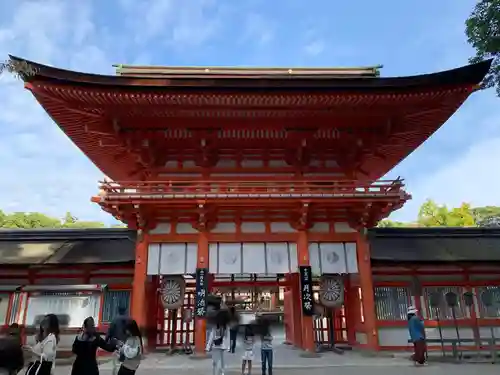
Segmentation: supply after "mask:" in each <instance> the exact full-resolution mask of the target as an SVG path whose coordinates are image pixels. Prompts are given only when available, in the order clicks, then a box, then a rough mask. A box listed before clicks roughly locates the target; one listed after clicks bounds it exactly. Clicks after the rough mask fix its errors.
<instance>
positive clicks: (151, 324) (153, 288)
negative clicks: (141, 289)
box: [146, 276, 160, 351]
mask: <svg viewBox="0 0 500 375" xmlns="http://www.w3.org/2000/svg"><path fill="white" fill-rule="evenodd" d="M159 282H160V277H159V276H152V277H151V280H150V281H149V282H148V286H147V297H146V300H147V304H148V306H147V309H148V313H147V336H146V337H147V343H146V349H147V350H148V351H153V350H155V349H156V344H157V342H156V337H157V335H158V302H159V301H158V287H159Z"/></svg>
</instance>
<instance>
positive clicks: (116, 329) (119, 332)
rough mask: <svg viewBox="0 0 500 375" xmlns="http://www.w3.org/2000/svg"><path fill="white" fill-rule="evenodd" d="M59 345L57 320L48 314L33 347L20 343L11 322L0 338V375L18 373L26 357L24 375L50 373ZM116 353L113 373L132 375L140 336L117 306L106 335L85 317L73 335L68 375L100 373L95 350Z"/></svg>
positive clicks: (139, 356)
mask: <svg viewBox="0 0 500 375" xmlns="http://www.w3.org/2000/svg"><path fill="white" fill-rule="evenodd" d="M58 344H59V319H58V317H57V315H54V314H47V315H46V316H45V317H44V318H43V319H42V321H41V323H40V325H39V327H38V330H37V333H36V335H35V344H34V345H33V346H30V345H23V343H22V339H21V334H20V330H19V326H18V325H17V324H12V325H11V326H10V327H9V328H8V329H7V331H6V332H4V334H3V335H2V337H1V338H0V375H14V374H18V373H19V372H21V371H22V369H23V368H24V367H25V363H24V361H25V358H29V363H28V365H27V370H26V375H50V374H52V373H53V369H54V366H55V359H56V354H57V348H58ZM98 348H101V349H103V350H106V351H108V352H112V353H115V358H116V360H115V361H114V366H113V374H114V375H134V374H135V372H136V371H137V369H138V367H139V364H140V362H141V359H142V355H143V344H142V337H141V332H140V330H139V327H138V325H137V322H136V321H135V320H133V319H131V318H130V317H128V316H127V315H126V310H125V309H123V308H121V309H119V314H118V316H117V317H116V318H115V319H114V320H113V322H112V323H111V325H110V327H109V331H108V334H107V335H106V337H105V338H103V337H101V336H100V335H99V333H98V332H97V330H96V326H95V321H94V318H92V317H88V318H86V319H85V320H84V322H83V325H82V329H81V331H80V332H79V334H78V335H77V336H76V337H75V341H74V342H73V346H72V351H73V353H74V354H75V360H74V362H73V366H72V370H71V375H99V366H98V363H97V349H98Z"/></svg>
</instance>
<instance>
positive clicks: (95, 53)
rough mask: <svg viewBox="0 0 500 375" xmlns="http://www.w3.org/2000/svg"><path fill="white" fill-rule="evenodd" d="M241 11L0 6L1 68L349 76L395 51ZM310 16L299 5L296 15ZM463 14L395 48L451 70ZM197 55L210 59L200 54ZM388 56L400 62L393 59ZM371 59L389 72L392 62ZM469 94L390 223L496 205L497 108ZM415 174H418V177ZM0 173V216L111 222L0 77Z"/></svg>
mask: <svg viewBox="0 0 500 375" xmlns="http://www.w3.org/2000/svg"><path fill="white" fill-rule="evenodd" d="M248 3H252V2H251V1H249V2H248ZM248 3H246V2H245V5H238V4H240V3H238V2H234V1H230V0H229V1H222V0H185V1H174V0H144V1H137V0H120V1H119V4H120V5H121V6H118V7H116V4H115V3H112V2H109V3H108V2H102V1H91V0H88V1H80V2H76V1H68V0H38V1H36V0H25V1H21V0H17V1H15V0H13V1H10V2H9V1H7V4H13V6H12V9H8V6H6V5H5V3H2V5H1V6H0V7H1V11H2V16H1V18H0V60H1V59H2V58H3V57H5V56H6V55H7V54H8V53H11V54H15V55H19V56H21V57H26V58H29V59H32V60H35V61H39V62H42V63H46V64H51V65H54V66H61V67H65V68H69V69H73V70H81V71H88V72H93V73H110V72H111V71H112V68H111V64H112V63H120V62H128V63H140V64H150V63H151V62H153V61H155V59H159V61H155V62H160V63H165V64H169V63H171V61H172V59H175V58H177V60H176V61H178V60H179V59H180V60H182V59H187V57H186V56H190V54H189V52H190V51H198V50H201V51H203V52H202V53H203V54H204V55H203V56H202V58H201V59H200V60H202V61H198V60H197V61H195V63H200V62H201V63H202V64H203V63H210V62H211V61H214V59H218V60H217V61H228V63H231V62H232V61H235V60H236V61H240V60H245V59H246V60H245V61H246V62H248V61H254V62H255V61H258V62H259V63H260V64H262V65H269V63H273V62H275V61H279V64H280V65H284V66H294V65H306V64H313V65H332V64H336V63H337V62H338V61H337V59H340V60H341V61H342V62H344V61H348V62H349V63H350V62H351V60H353V61H352V64H353V65H356V62H357V61H354V60H357V57H356V59H354V58H352V56H363V53H364V51H365V50H367V51H374V50H375V49H378V50H381V51H386V50H391V51H392V50H397V48H394V47H392V46H391V48H385V49H384V48H382V47H387V46H385V44H384V43H385V41H380V40H378V39H377V38H373V39H372V38H366V30H362V29H360V26H359V25H355V26H352V24H351V22H350V21H349V22H347V21H346V24H345V25H344V24H340V23H341V22H342V20H341V19H340V18H339V19H338V20H337V21H338V23H339V25H337V26H338V27H336V28H335V33H333V31H331V30H330V31H329V32H327V31H325V30H327V29H328V28H325V27H323V28H324V29H325V30H323V28H322V27H321V25H322V24H323V26H324V25H325V24H329V23H328V22H329V20H330V18H329V15H328V14H327V13H326V15H325V17H324V18H323V19H322V21H321V20H319V19H318V21H317V22H314V24H311V23H307V22H306V23H304V22H296V21H294V20H297V19H300V16H301V14H300V13H301V12H302V10H300V9H299V8H296V10H297V12H298V13H296V14H295V15H293V14H291V13H287V16H286V18H287V19H286V20H284V19H280V18H279V17H280V16H281V15H282V14H285V11H288V12H290V9H291V8H293V6H290V9H282V8H283V7H281V6H280V7H277V6H276V7H274V8H272V6H271V5H270V4H271V3H268V2H261V3H259V4H254V6H253V8H252V6H250V5H248ZM111 4H112V5H111ZM241 4H242V3H241ZM273 4H274V3H273ZM450 4H451V2H450ZM454 4H455V3H453V4H452V5H453V6H454ZM268 5H269V6H268ZM93 6H99V7H100V8H99V9H98V10H97V9H96V8H94V7H93ZM309 6H310V4H305V5H304V7H305V8H304V9H306V8H308V7H309ZM346 6H347V5H346ZM467 6H468V5H467ZM422 7H424V6H423V5H422ZM105 8H107V9H105ZM271 8H272V9H271ZM285 8H286V7H285ZM389 8H390V9H389ZM351 10H353V9H351ZM391 10H392V7H388V8H387V9H386V10H383V11H381V13H380V14H379V16H380V17H375V18H376V19H377V20H378V21H377V22H378V23H384V17H386V18H388V19H393V18H394V15H393V14H391V13H390V11H391ZM316 12H319V13H317V14H318V18H321V17H320V16H321V14H323V13H324V10H323V8H322V5H321V4H318V5H317V9H316ZM464 14H465V13H464ZM464 14H461V13H460V14H458V15H453V20H452V21H447V22H446V23H443V24H446V25H447V27H446V28H445V29H446V30H445V31H447V32H448V33H449V34H450V36H448V34H447V35H446V38H445V37H444V36H443V35H444V34H443V33H441V31H440V32H438V33H437V34H438V35H439V38H437V39H439V40H438V41H435V37H436V29H433V28H430V27H428V25H427V24H425V25H421V26H422V29H423V30H431V29H432V30H433V32H432V33H431V34H429V33H427V34H426V38H425V40H423V39H422V38H420V39H419V41H418V43H416V44H413V45H411V40H407V41H403V42H402V45H404V43H408V44H409V45H411V48H412V49H416V48H417V47H418V45H421V47H422V48H424V47H426V46H430V47H431V49H430V50H432V51H434V50H439V51H436V54H435V55H434V54H429V53H427V54H425V53H424V52H422V51H424V49H421V48H418V49H417V50H418V54H419V55H420V54H422V56H418V57H419V58H420V57H421V58H422V60H425V61H426V63H427V65H426V68H425V69H428V68H429V66H430V64H431V63H433V64H434V65H435V67H434V68H438V67H443V68H445V67H446V68H447V67H449V66H448V65H449V64H451V63H453V64H454V65H456V64H460V63H461V62H464V61H465V60H466V58H467V56H468V53H469V50H465V52H463V51H462V50H460V53H458V54H457V48H458V49H460V48H463V35H462V26H463V20H464V19H465V16H464ZM103 15H104V17H105V19H104V20H103V19H102V17H103ZM278 15H280V16H278ZM295 16H296V17H295ZM371 18H373V17H371ZM99 21H100V23H98V22H99ZM320 21H321V22H320ZM325 22H326V23H325ZM422 22H423V21H422ZM448 25H451V26H452V27H451V26H450V27H448ZM424 26H425V27H424ZM354 28H355V30H354ZM358 29H360V30H361V31H359V35H358V36H357V38H350V37H351V33H353V30H354V31H356V30H358ZM451 33H452V34H453V36H452V35H451ZM415 34H418V30H417V31H416V32H415ZM417 36H418V35H417ZM441 36H443V37H441ZM452 37H453V42H452V43H451V42H450V40H451V38H452ZM339 40H340V41H342V43H339ZM353 40H355V41H357V42H356V43H353ZM242 41H244V42H243V43H242ZM363 43H364V44H363ZM450 43H451V44H450ZM450 45H451V47H450ZM207 46H208V47H210V48H211V49H210V53H212V54H210V53H209V54H206V55H205V51H206V49H205V48H207ZM346 46H348V47H346ZM262 47H265V48H262ZM447 48H448V49H447ZM430 50H429V51H430ZM263 51H264V52H265V53H264V52H263ZM426 51H427V50H426ZM437 52H439V54H437ZM368 53H369V54H370V56H364V57H360V59H361V58H362V61H371V60H372V59H373V58H374V57H373V56H372V55H371V53H372V52H368ZM325 56H326V57H325ZM395 56H396V57H399V58H400V57H401V56H399V55H397V53H396V55H395ZM410 56H412V57H408V60H401V59H400V60H398V59H397V58H396V59H395V61H396V63H397V65H398V66H400V67H402V68H401V70H403V69H404V70H405V71H406V70H407V71H408V72H411V71H412V69H413V71H417V70H418V69H419V68H420V67H421V65H420V63H417V62H414V63H413V64H411V63H412V62H413V61H409V60H414V59H416V57H417V56H416V55H410ZM457 56H458V57H457ZM321 57H323V59H321ZM379 57H380V58H382V57H383V59H384V60H383V62H386V63H388V64H390V63H391V57H389V56H385V55H383V56H382V57H381V56H380V55H378V57H377V58H379ZM325 60H326V61H325ZM303 62H306V63H305V64H304V63H303ZM392 62H393V63H394V60H392ZM430 69H433V68H430ZM477 95H478V94H475V97H474V98H472V99H471V100H470V101H468V102H467V104H466V105H465V107H464V108H462V109H460V110H459V113H458V114H457V115H456V116H454V118H453V119H452V120H450V122H449V123H448V124H446V125H445V127H444V128H443V130H442V131H440V132H438V134H436V135H435V136H434V137H433V138H432V139H431V140H430V141H429V142H428V143H429V144H430V145H431V146H430V148H424V149H421V150H419V151H417V152H416V153H415V154H414V155H412V156H411V157H409V158H408V160H407V161H405V162H404V163H403V164H402V165H401V166H400V167H398V168H397V172H398V173H399V172H400V173H401V175H402V176H403V177H405V178H406V179H407V181H408V183H409V186H408V190H409V191H410V192H411V193H413V196H414V200H413V201H411V202H409V203H408V204H407V206H406V207H405V208H404V209H403V210H401V211H399V212H397V213H396V215H395V218H397V217H400V218H402V219H405V220H411V219H413V218H414V217H415V216H416V213H417V209H418V206H419V205H420V203H421V202H422V201H423V200H425V199H426V198H433V199H435V200H436V201H438V202H442V203H446V204H449V205H458V204H460V203H461V202H462V201H469V202H471V203H472V204H475V205H482V204H500V201H499V200H500V194H498V193H497V191H496V190H495V187H496V186H499V182H500V181H498V180H499V179H500V177H499V176H498V173H497V169H498V168H497V164H498V160H500V130H499V129H498V126H497V125H498V121H500V112H499V109H498V108H499V106H498V99H496V98H495V99H494V100H493V99H491V98H490V99H485V98H484V96H482V94H481V96H477ZM484 103H486V105H485V104H484ZM471 128H473V130H471ZM425 147H427V146H425ZM429 150H430V151H429ZM450 155H451V157H450ZM412 166H415V167H412ZM422 168H426V172H425V173H422ZM0 174H1V175H2V184H1V185H0V209H6V210H26V211H28V210H31V211H41V212H46V213H49V214H52V215H57V216H63V215H64V212H65V211H66V210H70V211H72V213H74V214H75V215H76V216H77V217H80V218H82V219H96V220H106V221H108V222H109V221H110V220H111V218H110V216H109V215H107V214H105V213H103V212H101V211H100V209H99V208H98V207H97V206H96V205H94V204H91V203H90V202H89V197H90V196H91V195H92V194H94V193H96V191H97V180H98V179H99V178H101V177H102V174H101V172H100V171H98V170H97V169H96V168H95V167H94V166H93V165H92V164H91V163H90V162H89V161H88V160H87V158H86V157H85V156H84V155H83V154H82V153H81V152H80V151H79V150H78V149H77V148H76V146H75V145H73V144H72V143H71V141H70V140H69V139H68V138H67V137H66V136H65V135H64V134H63V133H62V131H61V130H60V129H59V128H58V127H57V126H56V125H55V124H54V123H53V122H52V120H50V119H49V118H48V116H47V115H46V113H45V112H44V111H43V109H42V108H41V107H40V105H39V104H38V103H37V102H36V101H35V100H34V98H33V97H32V96H31V95H30V93H29V92H28V91H26V90H24V89H23V87H22V84H21V82H18V81H15V80H13V79H12V78H11V77H9V76H5V75H4V76H2V77H0Z"/></svg>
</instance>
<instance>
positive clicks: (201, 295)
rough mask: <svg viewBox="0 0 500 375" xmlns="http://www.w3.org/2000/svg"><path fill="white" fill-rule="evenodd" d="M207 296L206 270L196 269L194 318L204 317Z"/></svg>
mask: <svg viewBox="0 0 500 375" xmlns="http://www.w3.org/2000/svg"><path fill="white" fill-rule="evenodd" d="M207 294H208V269H206V268H197V269H196V296H195V301H194V306H195V316H196V317H205V316H206V315H207Z"/></svg>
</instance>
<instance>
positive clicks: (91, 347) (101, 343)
mask: <svg viewBox="0 0 500 375" xmlns="http://www.w3.org/2000/svg"><path fill="white" fill-rule="evenodd" d="M97 348H101V349H104V350H106V351H108V352H113V351H114V350H115V345H113V344H112V343H107V342H106V341H105V340H104V339H103V338H102V337H100V336H99V335H98V334H97V332H96V329H95V322H94V318H92V317H88V318H87V319H85V320H84V322H83V329H82V332H81V333H80V334H79V335H78V336H77V337H76V338H75V342H74V343H73V353H74V354H76V358H75V362H73V369H72V370H71V375H99V366H98V365H97V358H96V356H97Z"/></svg>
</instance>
